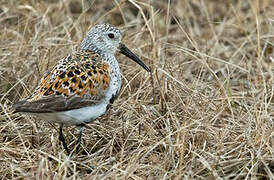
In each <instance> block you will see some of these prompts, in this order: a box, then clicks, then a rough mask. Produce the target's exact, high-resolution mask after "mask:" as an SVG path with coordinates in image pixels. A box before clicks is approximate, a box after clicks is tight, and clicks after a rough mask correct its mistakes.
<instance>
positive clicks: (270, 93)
mask: <svg viewBox="0 0 274 180" xmlns="http://www.w3.org/2000/svg"><path fill="white" fill-rule="evenodd" d="M106 22H107V23H110V24H113V25H115V26H118V27H119V28H120V29H121V30H123V36H124V38H123V42H124V43H125V44H127V46H128V47H129V48H130V49H132V51H134V52H135V53H136V54H137V55H138V56H139V57H140V58H141V59H142V60H143V61H144V62H145V63H146V64H147V65H149V66H150V67H151V68H152V72H151V73H147V72H146V71H145V70H143V69H142V68H141V67H139V66H137V65H136V64H135V63H134V62H132V61H131V60H128V59H127V58H125V57H124V56H122V55H119V54H117V58H118V61H119V63H120V67H121V71H122V77H123V87H122V89H121V93H120V95H119V97H118V99H117V100H116V101H115V103H114V105H113V106H112V108H111V109H110V111H109V112H108V113H107V114H105V115H104V116H102V117H100V118H99V119H98V120H96V121H94V122H93V123H91V124H89V125H88V126H87V128H86V129H85V130H84V136H83V143H82V150H81V152H80V153H79V154H77V155H75V154H74V155H73V156H71V157H69V156H67V155H66V153H65V151H64V149H63V147H62V145H61V144H60V142H59V141H58V131H57V130H58V126H57V124H50V123H48V122H46V121H43V120H40V119H38V118H36V117H32V116H27V115H23V114H14V113H12V111H13V110H12V108H11V106H12V104H13V103H14V102H17V101H18V100H20V99H23V98H25V97H27V96H29V95H30V94H31V93H32V92H33V90H34V88H35V87H36V85H37V84H38V82H39V79H40V78H41V76H42V74H43V73H44V72H45V71H46V70H47V69H49V68H50V67H51V66H52V65H54V64H55V63H56V62H57V61H58V60H60V59H61V58H62V57H64V56H66V55H67V54H68V53H69V52H71V51H74V50H77V48H78V47H79V43H80V42H81V40H82V39H83V37H84V36H85V33H86V32H87V31H88V29H89V27H91V26H93V25H94V24H100V23H106ZM273 42H274V2H273V1H271V0H229V1H225V0H223V1H221V0H195V1H194V0H114V1H110V0H88V1H87V0H82V1H77V0H62V1H54V0H48V1H42V0H21V1H18V0H1V3H0V100H1V101H0V105H1V108H0V144H1V145H0V176H1V179H63V178H65V179H252V178H253V179H274V121H273V118H274V47H273ZM77 130H78V129H77V128H75V127H67V128H65V131H64V133H65V136H66V140H67V142H70V144H69V147H70V148H73V147H74V146H75V140H76V138H77V135H78V134H77V133H78V131H77Z"/></svg>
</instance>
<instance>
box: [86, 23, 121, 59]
mask: <svg viewBox="0 0 274 180" xmlns="http://www.w3.org/2000/svg"><path fill="white" fill-rule="evenodd" d="M121 39H122V34H121V31H120V30H119V29H118V28H116V27H113V26H111V25H109V24H101V25H96V26H94V27H92V28H91V29H90V30H89V31H88V33H87V35H86V37H85V39H84V40H83V41H82V43H81V50H92V51H95V52H97V53H99V54H102V55H103V54H114V53H115V52H116V50H117V48H118V46H119V43H120V42H121Z"/></svg>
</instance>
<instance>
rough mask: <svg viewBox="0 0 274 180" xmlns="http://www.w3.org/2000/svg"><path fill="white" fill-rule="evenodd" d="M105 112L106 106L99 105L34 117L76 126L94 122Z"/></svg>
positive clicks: (40, 114) (104, 104)
mask: <svg viewBox="0 0 274 180" xmlns="http://www.w3.org/2000/svg"><path fill="white" fill-rule="evenodd" d="M106 110H107V104H106V103H101V104H97V105H94V106H89V107H84V108H80V109H73V110H69V111H63V112H55V113H39V114H35V115H36V116H38V117H40V118H41V119H45V120H47V121H49V122H54V123H60V124H64V125H78V124H82V123H88V122H91V121H93V120H95V119H96V118H98V117H99V116H101V115H103V114H104V113H105V112H106Z"/></svg>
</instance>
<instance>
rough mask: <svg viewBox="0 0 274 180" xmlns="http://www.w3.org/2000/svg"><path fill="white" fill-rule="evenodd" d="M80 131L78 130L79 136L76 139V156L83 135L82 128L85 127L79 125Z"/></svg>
mask: <svg viewBox="0 0 274 180" xmlns="http://www.w3.org/2000/svg"><path fill="white" fill-rule="evenodd" d="M79 127H80V129H79V136H78V139H77V142H76V144H77V147H76V154H77V153H78V152H79V148H80V146H81V139H82V134H83V130H84V127H85V125H84V124H81V125H79Z"/></svg>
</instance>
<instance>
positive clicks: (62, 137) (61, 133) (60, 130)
mask: <svg viewBox="0 0 274 180" xmlns="http://www.w3.org/2000/svg"><path fill="white" fill-rule="evenodd" d="M59 140H60V141H61V142H62V144H63V147H64V148H65V150H66V151H67V153H68V155H70V150H69V149H68V146H67V144H66V141H65V138H64V136H63V124H60V126H59Z"/></svg>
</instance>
